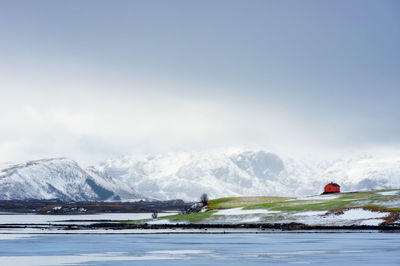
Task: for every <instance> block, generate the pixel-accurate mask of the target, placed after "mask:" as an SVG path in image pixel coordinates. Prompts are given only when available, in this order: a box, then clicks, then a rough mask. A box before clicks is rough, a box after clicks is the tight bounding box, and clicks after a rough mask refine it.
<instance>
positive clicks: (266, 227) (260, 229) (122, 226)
mask: <svg viewBox="0 0 400 266" xmlns="http://www.w3.org/2000/svg"><path fill="white" fill-rule="evenodd" d="M245 233H250V234H268V233H400V226H399V225H379V226H373V225H343V226H322V225H318V226H314V225H306V224H299V223H286V224H157V225H149V224H126V223H94V224H1V225H0V234H245Z"/></svg>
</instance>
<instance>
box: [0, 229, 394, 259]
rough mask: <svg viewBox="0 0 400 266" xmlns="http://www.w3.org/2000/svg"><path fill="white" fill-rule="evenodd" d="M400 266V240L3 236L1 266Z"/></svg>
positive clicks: (385, 236) (379, 236) (357, 236)
mask: <svg viewBox="0 0 400 266" xmlns="http://www.w3.org/2000/svg"><path fill="white" fill-rule="evenodd" d="M266 264H315V265H352V264H354V265H400V234H394V233H393V234H390V233H269V234H153V235H134V234H121V235H18V234H10V235H7V234H2V235H0V265H266Z"/></svg>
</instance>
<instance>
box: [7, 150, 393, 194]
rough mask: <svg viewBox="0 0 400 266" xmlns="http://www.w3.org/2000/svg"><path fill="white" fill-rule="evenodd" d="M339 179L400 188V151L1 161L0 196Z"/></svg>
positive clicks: (285, 189)
mask: <svg viewBox="0 0 400 266" xmlns="http://www.w3.org/2000/svg"><path fill="white" fill-rule="evenodd" d="M330 181H335V182H337V183H339V184H340V185H341V186H342V190H344V191H352V190H370V189H390V188H398V187H400V156H399V155H397V154H395V155H393V154H390V155H387V156H382V155H381V154H378V155H368V156H365V155H360V156H359V157H351V158H350V159H346V158H342V159H340V160H336V161H315V162H309V161H307V162H306V161H302V160H295V159H293V158H290V157H283V156H279V155H277V154H275V153H271V152H266V151H263V150H243V151H234V152H223V151H213V152H175V153H167V154H158V155H131V156H123V157H119V158H114V159H110V160H107V161H104V162H100V163H98V164H95V165H92V166H89V167H86V168H83V167H81V166H80V165H79V164H78V163H77V162H75V161H73V160H71V159H68V158H65V157H61V158H49V159H41V160H34V161H27V162H23V163H17V164H12V163H6V164H0V199H27V198H35V199H50V198H59V199H62V200H67V201H68V200H89V201H90V200H123V201H129V200H140V199H160V200H168V199H183V200H196V199H198V198H199V196H200V195H201V194H202V193H207V194H208V195H209V197H210V198H218V197H228V196H260V195H271V196H306V195H314V194H318V193H320V192H322V188H323V186H324V185H325V184H326V183H327V182H330Z"/></svg>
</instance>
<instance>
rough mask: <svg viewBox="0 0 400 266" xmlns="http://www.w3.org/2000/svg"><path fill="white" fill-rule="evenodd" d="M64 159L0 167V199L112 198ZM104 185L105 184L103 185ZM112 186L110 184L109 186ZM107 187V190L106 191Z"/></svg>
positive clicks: (96, 182) (109, 193) (76, 166)
mask: <svg viewBox="0 0 400 266" xmlns="http://www.w3.org/2000/svg"><path fill="white" fill-rule="evenodd" d="M99 181H104V180H102V179H101V178H97V179H94V178H93V177H92V176H91V175H89V174H88V173H87V172H86V171H85V170H83V169H82V168H81V167H80V166H79V165H78V164H77V163H76V162H74V161H72V160H69V159H66V158H56V159H43V160H36V161H28V162H24V163H20V164H2V165H0V199H6V200H9V199H55V198H57V199H61V200H75V201H80V200H105V199H110V198H113V197H114V196H115V195H114V193H113V192H112V191H110V190H109V189H108V187H110V186H101V185H99V183H101V182H99ZM103 183H105V182H103ZM110 183H111V184H112V182H110ZM106 187H107V188H106Z"/></svg>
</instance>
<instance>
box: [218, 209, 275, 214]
mask: <svg viewBox="0 0 400 266" xmlns="http://www.w3.org/2000/svg"><path fill="white" fill-rule="evenodd" d="M279 212H280V211H269V210H265V209H254V210H243V208H233V209H226V210H219V211H217V212H216V213H215V215H248V214H271V213H279Z"/></svg>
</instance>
